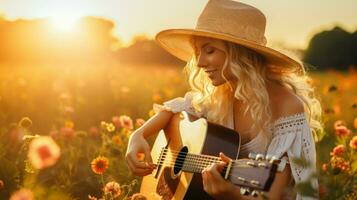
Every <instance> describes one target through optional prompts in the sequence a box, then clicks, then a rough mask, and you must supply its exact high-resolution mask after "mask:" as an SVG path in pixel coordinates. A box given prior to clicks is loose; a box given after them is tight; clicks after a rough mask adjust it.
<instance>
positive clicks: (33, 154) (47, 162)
mask: <svg viewBox="0 0 357 200" xmlns="http://www.w3.org/2000/svg"><path fill="white" fill-rule="evenodd" d="M60 154H61V152H60V147H59V146H58V145H57V144H56V142H55V141H54V140H53V139H52V138H51V137H49V136H41V137H38V138H35V139H33V140H32V141H31V143H30V146H29V151H28V155H27V156H28V158H29V160H30V162H31V164H32V166H33V167H34V168H36V169H43V168H46V167H49V166H52V165H54V164H55V163H56V162H57V160H58V159H59V157H60Z"/></svg>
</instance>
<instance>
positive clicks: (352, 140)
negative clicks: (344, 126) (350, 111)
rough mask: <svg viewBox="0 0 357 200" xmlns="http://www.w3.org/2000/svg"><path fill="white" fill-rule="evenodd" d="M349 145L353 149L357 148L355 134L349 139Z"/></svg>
mask: <svg viewBox="0 0 357 200" xmlns="http://www.w3.org/2000/svg"><path fill="white" fill-rule="evenodd" d="M350 147H351V148H352V149H355V150H356V149H357V135H356V136H354V137H353V138H352V139H351V141H350Z"/></svg>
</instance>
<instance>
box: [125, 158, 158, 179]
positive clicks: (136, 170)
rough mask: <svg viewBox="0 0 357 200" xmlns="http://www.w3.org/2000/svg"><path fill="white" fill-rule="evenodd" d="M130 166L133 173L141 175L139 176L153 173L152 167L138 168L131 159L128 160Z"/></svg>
mask: <svg viewBox="0 0 357 200" xmlns="http://www.w3.org/2000/svg"><path fill="white" fill-rule="evenodd" d="M127 163H128V166H129V168H130V170H131V171H132V172H133V174H135V175H139V176H146V175H148V174H151V173H152V171H153V170H152V169H141V168H136V167H135V166H134V165H133V164H132V163H131V161H129V162H127Z"/></svg>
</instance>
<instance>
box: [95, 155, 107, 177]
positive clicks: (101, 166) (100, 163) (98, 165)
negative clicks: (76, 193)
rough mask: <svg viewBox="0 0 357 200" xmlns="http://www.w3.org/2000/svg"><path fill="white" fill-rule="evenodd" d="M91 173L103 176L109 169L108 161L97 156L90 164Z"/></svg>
mask: <svg viewBox="0 0 357 200" xmlns="http://www.w3.org/2000/svg"><path fill="white" fill-rule="evenodd" d="M91 167H92V171H93V172H94V173H96V174H103V173H104V172H105V170H106V169H107V168H108V167H109V160H108V158H106V157H104V156H98V157H97V158H95V159H94V160H92V162H91Z"/></svg>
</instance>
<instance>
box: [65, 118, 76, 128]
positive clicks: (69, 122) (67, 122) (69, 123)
mask: <svg viewBox="0 0 357 200" xmlns="http://www.w3.org/2000/svg"><path fill="white" fill-rule="evenodd" d="M64 127H66V128H71V129H73V128H74V123H73V122H72V121H69V120H68V121H66V122H65V123H64Z"/></svg>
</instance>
